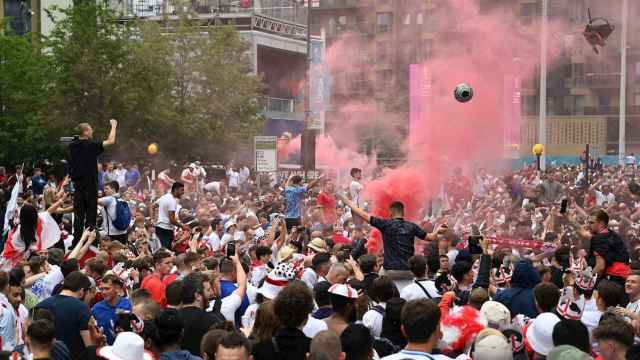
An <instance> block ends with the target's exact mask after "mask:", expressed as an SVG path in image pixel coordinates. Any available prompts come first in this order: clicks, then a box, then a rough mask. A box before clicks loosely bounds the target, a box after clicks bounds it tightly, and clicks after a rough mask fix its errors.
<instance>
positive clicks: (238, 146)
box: [169, 14, 263, 161]
mask: <svg viewBox="0 0 640 360" xmlns="http://www.w3.org/2000/svg"><path fill="white" fill-rule="evenodd" d="M170 25H171V26H172V27H173V30H174V31H172V32H171V36H170V37H169V39H170V43H171V47H172V52H171V59H172V60H173V65H174V78H173V84H172V85H173V87H172V91H171V93H170V96H169V97H170V99H171V101H170V103H171V104H172V107H173V113H174V114H175V116H176V118H177V119H179V121H180V125H181V126H180V128H179V129H177V131H178V132H177V133H179V134H180V135H181V139H182V141H175V142H172V143H171V144H169V146H170V147H171V148H170V149H169V150H170V151H172V152H183V153H184V152H185V151H186V152H188V153H189V154H190V155H191V156H194V157H204V158H207V159H212V160H217V161H225V160H228V159H230V158H233V157H237V156H239V155H240V156H241V155H245V156H246V155H247V154H242V152H245V153H246V152H248V151H250V149H251V148H252V147H251V144H252V141H253V136H254V135H256V134H257V133H258V132H259V130H260V129H261V125H262V121H263V118H262V117H261V116H260V115H259V104H258V102H257V98H258V96H260V93H261V91H262V82H261V79H260V78H259V77H256V76H254V75H252V74H251V64H250V61H249V57H248V50H249V47H248V44H247V43H246V42H245V41H244V40H243V39H241V37H240V35H239V34H238V32H237V31H236V30H235V28H234V27H233V26H231V25H226V26H223V25H214V26H209V27H207V28H205V29H203V28H202V27H200V26H199V25H200V22H199V20H198V19H197V18H195V19H194V18H192V17H190V16H189V14H182V15H181V16H180V18H179V20H177V21H175V22H173V23H171V24H170ZM239 152H240V153H239Z"/></svg>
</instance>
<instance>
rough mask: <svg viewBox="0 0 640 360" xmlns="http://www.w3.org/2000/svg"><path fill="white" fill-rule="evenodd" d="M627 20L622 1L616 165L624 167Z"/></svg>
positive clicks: (627, 10) (627, 2)
mask: <svg viewBox="0 0 640 360" xmlns="http://www.w3.org/2000/svg"><path fill="white" fill-rule="evenodd" d="M628 20H629V0H622V40H621V44H620V48H621V49H620V119H619V126H618V127H619V133H618V163H619V164H620V165H624V155H625V152H626V134H625V132H626V126H627V125H626V121H627V23H628Z"/></svg>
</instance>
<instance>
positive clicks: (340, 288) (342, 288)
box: [329, 284, 358, 299]
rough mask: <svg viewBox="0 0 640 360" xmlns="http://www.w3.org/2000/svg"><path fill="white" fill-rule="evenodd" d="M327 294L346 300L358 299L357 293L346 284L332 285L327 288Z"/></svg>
mask: <svg viewBox="0 0 640 360" xmlns="http://www.w3.org/2000/svg"><path fill="white" fill-rule="evenodd" d="M329 293H330V294H333V295H339V296H342V297H346V298H348V299H357V298H358V292H357V291H356V290H355V289H354V288H352V287H351V286H349V285H347V284H334V285H332V286H331V287H330V288H329Z"/></svg>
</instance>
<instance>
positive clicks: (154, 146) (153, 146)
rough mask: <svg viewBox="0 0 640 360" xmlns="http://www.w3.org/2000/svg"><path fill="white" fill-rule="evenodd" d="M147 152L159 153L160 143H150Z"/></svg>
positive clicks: (150, 153) (151, 153)
mask: <svg viewBox="0 0 640 360" xmlns="http://www.w3.org/2000/svg"><path fill="white" fill-rule="evenodd" d="M147 152H148V153H149V155H155V154H157V153H158V144H156V143H151V144H149V146H148V147H147Z"/></svg>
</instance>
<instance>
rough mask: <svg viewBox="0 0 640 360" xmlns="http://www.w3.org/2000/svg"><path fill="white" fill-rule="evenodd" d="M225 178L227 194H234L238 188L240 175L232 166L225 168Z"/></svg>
mask: <svg viewBox="0 0 640 360" xmlns="http://www.w3.org/2000/svg"><path fill="white" fill-rule="evenodd" d="M227 178H228V180H229V193H231V194H236V193H237V192H238V190H239V188H240V173H239V172H237V171H236V170H235V169H234V168H233V166H229V167H227Z"/></svg>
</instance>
